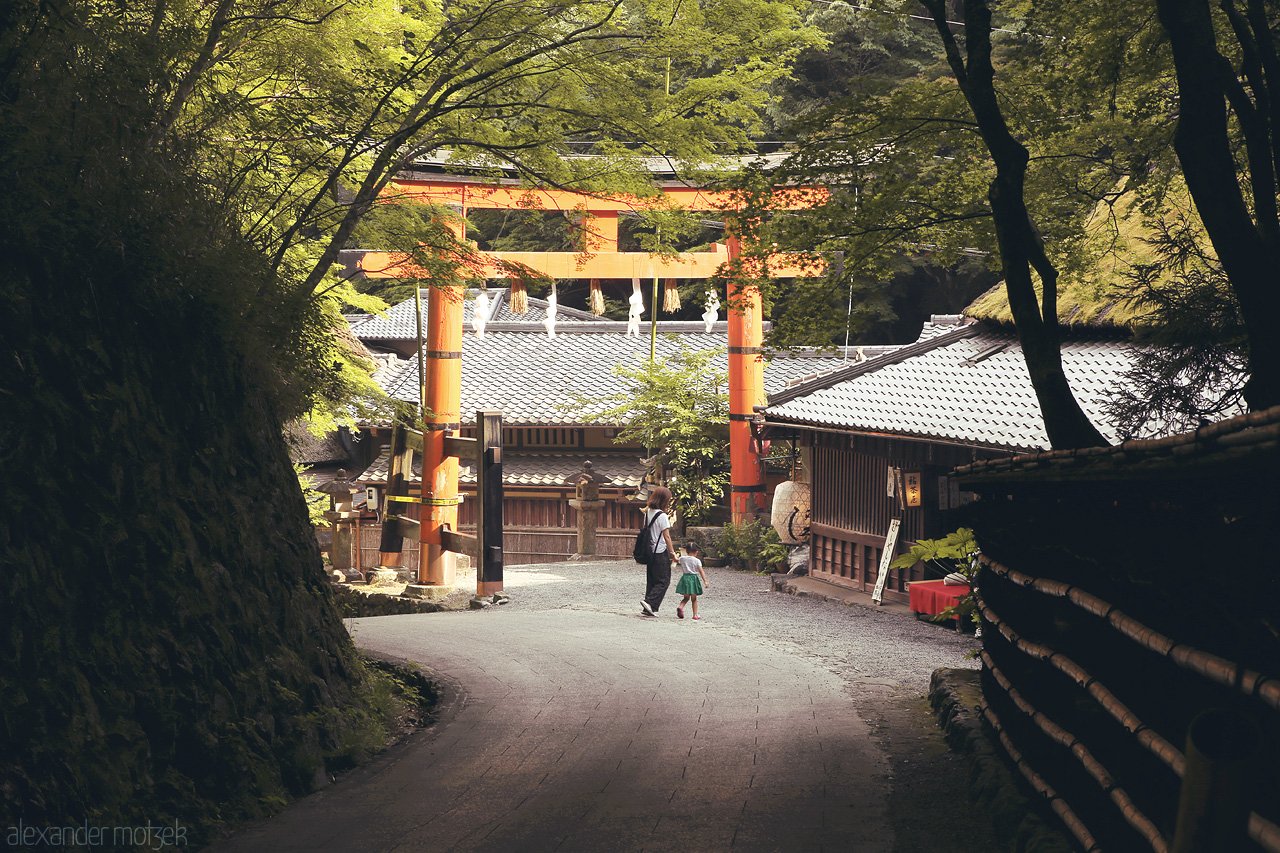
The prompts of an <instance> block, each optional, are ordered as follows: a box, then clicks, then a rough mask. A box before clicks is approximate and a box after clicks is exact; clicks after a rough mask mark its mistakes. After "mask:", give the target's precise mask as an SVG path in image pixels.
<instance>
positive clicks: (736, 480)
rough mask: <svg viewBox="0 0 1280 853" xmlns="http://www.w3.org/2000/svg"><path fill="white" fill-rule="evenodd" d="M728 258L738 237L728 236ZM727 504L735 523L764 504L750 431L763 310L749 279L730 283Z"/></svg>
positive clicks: (759, 373) (759, 400)
mask: <svg viewBox="0 0 1280 853" xmlns="http://www.w3.org/2000/svg"><path fill="white" fill-rule="evenodd" d="M726 242H727V243H728V248H729V257H730V259H733V258H736V257H738V256H739V255H740V254H741V252H742V242H741V240H739V239H738V238H737V237H733V236H730V237H728V239H727V241H726ZM728 297H729V305H728V321H729V462H730V472H729V482H730V486H729V489H730V496H729V507H730V510H731V512H732V520H733V523H734V524H743V523H745V522H748V521H751V520H752V519H753V518H755V517H756V513H757V512H758V511H760V510H762V509H763V508H764V499H765V481H764V460H762V459H761V458H760V454H759V452H758V444H757V442H756V440H755V438H754V437H753V435H752V432H751V422H752V421H753V420H754V419H755V407H756V406H761V405H764V403H765V396H764V362H763V361H761V351H762V349H761V344H762V343H763V342H764V322H763V317H762V313H763V309H762V306H761V298H760V288H759V287H758V286H757V285H756V284H755V283H754V282H751V281H744V280H741V279H733V280H731V281H730V283H729V293H728Z"/></svg>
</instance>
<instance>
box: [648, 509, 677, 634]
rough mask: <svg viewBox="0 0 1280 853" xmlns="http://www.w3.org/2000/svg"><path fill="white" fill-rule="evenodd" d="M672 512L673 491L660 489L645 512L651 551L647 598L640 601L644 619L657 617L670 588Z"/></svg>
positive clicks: (674, 548)
mask: <svg viewBox="0 0 1280 853" xmlns="http://www.w3.org/2000/svg"><path fill="white" fill-rule="evenodd" d="M670 509H671V490H670V489H668V488H667V487H666V486H658V487H657V488H656V489H654V490H653V493H652V494H651V495H649V503H648V504H647V505H646V508H645V511H644V523H645V525H646V526H648V528H649V536H650V537H651V538H650V544H651V545H652V548H651V556H650V557H649V563H648V566H647V568H646V571H645V581H646V586H645V593H644V598H643V599H642V600H641V601H640V615H641V616H650V617H652V616H657V615H658V608H659V607H661V606H662V598H663V596H665V595H666V594H667V587H669V586H671V561H672V560H674V559H675V553H676V547H675V545H673V544H671V518H670V517H669V516H668V515H667V511H668V510H670Z"/></svg>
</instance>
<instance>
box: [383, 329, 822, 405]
mask: <svg viewBox="0 0 1280 853" xmlns="http://www.w3.org/2000/svg"><path fill="white" fill-rule="evenodd" d="M513 325H515V324H505V323H504V324H503V325H502V327H501V328H500V329H497V330H494V329H490V330H488V331H486V332H485V336H484V338H483V339H480V338H477V337H476V336H475V335H474V334H472V333H470V332H468V333H467V334H466V335H464V336H463V344H462V407H461V411H462V412H463V413H464V416H465V414H466V413H470V412H475V411H478V410H481V409H485V410H497V411H501V412H502V413H503V421H504V423H505V424H507V425H509V426H548V425H561V426H572V425H584V424H586V423H587V415H588V414H591V413H593V412H595V411H602V410H603V409H604V408H605V407H604V406H595V407H590V409H591V410H590V411H584V410H583V409H582V407H579V406H575V405H574V401H575V400H577V399H579V398H583V399H587V400H600V399H602V398H605V397H608V396H609V395H611V394H614V393H616V392H617V390H618V387H619V385H618V378H617V377H616V376H615V375H614V373H613V368H614V367H615V366H619V365H623V366H638V365H639V364H641V363H642V362H643V360H645V359H647V358H648V357H649V336H648V334H642V336H641V337H638V338H636V337H628V336H627V335H626V333H625V331H626V324H625V323H605V324H580V325H578V326H577V327H576V328H574V327H570V328H568V329H562V328H559V327H558V332H559V333H558V334H557V336H556V338H555V339H554V340H552V339H549V338H548V337H547V335H546V332H545V330H544V329H543V328H542V325H541V323H536V324H535V323H525V324H520V328H518V329H513V328H512V327H513ZM658 328H659V332H660V334H659V335H658V339H657V344H656V347H655V350H656V353H657V355H658V356H659V357H660V358H661V357H669V356H671V355H674V354H675V353H676V352H677V351H678V350H679V348H680V346H681V345H682V344H683V345H684V346H685V347H686V348H688V349H690V350H695V351H697V350H708V349H713V350H716V351H717V352H718V355H717V356H716V358H715V360H714V361H713V364H714V365H715V366H716V367H717V368H718V369H719V370H721V371H724V370H727V368H728V356H727V354H726V347H727V343H728V341H727V338H726V332H725V327H724V324H720V325H719V326H718V327H717V330H716V331H714V332H712V333H711V334H707V333H706V331H705V327H704V326H703V324H701V323H698V324H691V323H660V324H659V326H658ZM690 328H697V329H698V331H688V329H690ZM670 329H678V330H680V331H679V332H678V333H674V334H666V333H663V332H665V331H666V330H670ZM845 363H846V362H845V361H844V360H843V359H842V358H840V357H838V356H830V355H822V356H804V357H792V356H789V355H780V356H778V357H776V358H774V359H773V360H772V361H769V362H767V363H766V364H765V370H764V384H765V391H766V392H769V391H776V390H780V389H781V388H782V386H783V384H784V383H785V382H786V381H787V380H788V379H790V378H792V377H795V376H801V375H804V374H806V373H812V372H814V370H815V369H822V368H827V369H830V368H833V367H838V366H840V365H842V364H845ZM378 381H379V384H380V385H381V387H382V388H383V390H384V391H386V392H387V393H388V394H389V395H390V396H392V397H394V398H396V399H398V400H404V401H406V402H416V401H417V400H418V394H419V391H418V363H417V359H406V360H404V361H403V362H401V363H400V365H399V366H398V367H397V368H394V369H392V370H389V371H387V373H386V374H384V375H382V376H380V377H379V380H378ZM725 390H726V393H727V391H728V389H727V387H726V389H725Z"/></svg>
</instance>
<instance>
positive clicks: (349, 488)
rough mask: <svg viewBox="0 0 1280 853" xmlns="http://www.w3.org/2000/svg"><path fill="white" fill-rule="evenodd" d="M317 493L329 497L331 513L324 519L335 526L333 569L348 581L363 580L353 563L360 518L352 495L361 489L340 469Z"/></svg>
mask: <svg viewBox="0 0 1280 853" xmlns="http://www.w3.org/2000/svg"><path fill="white" fill-rule="evenodd" d="M316 491H318V492H322V493H324V494H326V495H328V496H329V511H328V512H326V513H325V514H324V517H325V518H326V519H328V521H329V523H330V524H332V525H333V545H331V546H330V548H329V559H330V560H331V561H332V562H333V568H334V569H335V570H337V571H339V572H342V574H343V575H344V576H345V577H346V579H347V580H362V579H363V578H362V576H361V574H360V572H359V571H358V570H357V569H356V568H355V567H354V566H353V565H352V561H351V544H352V538H353V537H352V527H353V526H354V525H355V522H356V519H358V518H359V517H360V513H359V512H356V511H355V510H354V509H353V508H352V505H351V495H352V494H353V493H354V492H356V491H359V489H358V488H357V487H356V486H354V485H352V483H351V481H350V480H348V479H347V471H346V469H345V468H339V469H338V475H337V476H336V477H334V478H333V480H332V481H331V482H328V483H325V484H324V485H323V486H320V487H319V488H318V489H316Z"/></svg>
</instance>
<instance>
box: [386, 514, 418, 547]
mask: <svg viewBox="0 0 1280 853" xmlns="http://www.w3.org/2000/svg"><path fill="white" fill-rule="evenodd" d="M382 526H383V528H384V529H385V528H387V527H390V528H391V529H392V530H393V531H394V534H393V535H395V536H403V537H404V538H405V539H412V540H413V541H414V542H421V541H422V539H421V537H422V525H421V524H419V523H418V522H417V521H415V520H414V519H412V518H409V517H408V516H406V515H395V516H388V517H387V520H386V521H385V522H383V525H382Z"/></svg>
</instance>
